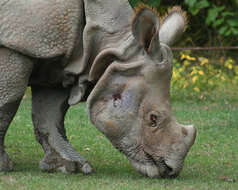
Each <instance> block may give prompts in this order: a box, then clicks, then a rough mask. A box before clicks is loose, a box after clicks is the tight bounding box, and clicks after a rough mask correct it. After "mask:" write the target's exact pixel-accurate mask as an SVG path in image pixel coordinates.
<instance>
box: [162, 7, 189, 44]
mask: <svg viewBox="0 0 238 190" xmlns="http://www.w3.org/2000/svg"><path fill="white" fill-rule="evenodd" d="M161 23H162V25H161V28H160V31H159V37H160V42H162V43H165V44H167V45H168V46H171V45H173V44H174V43H175V42H176V41H177V40H178V39H179V38H180V37H181V35H182V34H183V32H184V31H185V28H186V24H187V19H186V13H185V12H183V11H182V9H181V8H180V7H178V6H176V7H173V8H172V9H170V10H169V11H168V14H167V15H165V16H164V18H163V19H162V21H161Z"/></svg>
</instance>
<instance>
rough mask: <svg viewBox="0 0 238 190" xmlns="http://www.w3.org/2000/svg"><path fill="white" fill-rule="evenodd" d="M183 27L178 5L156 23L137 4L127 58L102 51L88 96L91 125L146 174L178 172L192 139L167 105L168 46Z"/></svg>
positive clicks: (193, 134)
mask: <svg viewBox="0 0 238 190" xmlns="http://www.w3.org/2000/svg"><path fill="white" fill-rule="evenodd" d="M184 27H185V19H184V16H183V15H182V13H181V11H180V10H178V9H173V10H171V11H170V13H169V14H168V16H167V17H166V18H165V19H164V21H163V23H162V25H161V27H160V21H159V18H158V17H157V15H156V14H155V13H154V11H153V10H151V9H148V8H145V7H144V8H141V9H140V10H139V11H138V12H137V14H136V16H135V18H134V20H133V22H132V32H131V33H132V37H133V40H132V41H133V42H134V43H132V42H130V43H131V44H132V45H131V46H130V48H129V49H127V51H129V52H130V53H129V54H130V56H129V57H128V54H126V56H127V57H128V58H126V60H125V59H123V58H118V59H117V54H116V53H115V54H113V52H110V53H109V54H107V53H105V56H104V58H102V60H104V61H105V60H107V61H108V62H110V64H109V63H108V64H107V65H109V66H108V67H107V69H106V71H105V72H104V73H103V74H102V76H101V77H100V79H99V81H98V82H97V84H96V86H95V88H94V89H93V91H92V93H91V94H90V96H89V98H88V112H89V115H90V119H91V121H92V123H93V124H94V125H95V126H96V127H97V128H98V129H99V130H100V131H101V132H102V133H103V134H104V135H105V136H106V137H107V138H108V139H109V140H110V141H111V143H112V144H113V145H114V146H115V147H116V148H117V149H118V150H119V151H120V152H122V153H123V154H125V155H126V157H127V158H128V159H129V161H130V162H131V164H132V165H133V166H134V167H135V168H136V170H138V171H139V172H141V173H142V174H144V175H147V176H149V177H157V176H161V177H175V176H177V175H178V174H179V172H180V170H181V169H182V167H183V163H184V158H185V156H186V154H187V152H188V150H189V149H190V147H191V146H192V144H193V143H194V140H195V137H196V129H195V128H194V127H193V126H192V125H190V126H185V125H181V124H179V123H177V122H176V119H175V117H174V116H173V112H172V109H171V105H170V80H171V76H172V53H171V50H170V48H169V47H168V45H171V44H173V43H174V41H175V40H176V39H177V38H178V36H180V35H181V34H182V32H183V30H184ZM122 43H123V42H122ZM125 43H128V42H125ZM96 70H98V69H96ZM92 72H93V71H92ZM91 74H92V73H91ZM92 75H93V74H92Z"/></svg>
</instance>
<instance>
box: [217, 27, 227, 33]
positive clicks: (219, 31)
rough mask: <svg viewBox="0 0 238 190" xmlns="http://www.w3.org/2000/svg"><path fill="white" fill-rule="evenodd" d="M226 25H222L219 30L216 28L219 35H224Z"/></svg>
mask: <svg viewBox="0 0 238 190" xmlns="http://www.w3.org/2000/svg"><path fill="white" fill-rule="evenodd" d="M227 29H228V27H227V26H222V27H221V28H220V29H219V30H218V33H219V34H220V35H224V34H225V32H226V31H227Z"/></svg>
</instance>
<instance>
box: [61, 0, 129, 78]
mask: <svg viewBox="0 0 238 190" xmlns="http://www.w3.org/2000/svg"><path fill="white" fill-rule="evenodd" d="M84 9H85V21H86V25H85V27H84V30H83V36H82V38H81V39H82V41H81V42H79V43H78V45H77V47H75V49H74V53H73V55H72V59H71V61H70V63H69V64H68V65H67V66H66V68H65V72H66V73H71V74H73V75H85V74H86V75H87V74H88V73H89V71H90V68H91V66H92V64H93V62H94V61H95V58H96V57H97V56H98V55H99V54H100V53H101V52H102V51H105V50H106V49H107V50H108V49H118V50H120V48H123V47H122V46H123V43H125V40H127V39H128V36H130V34H131V26H130V20H131V19H132V17H133V15H134V11H133V10H132V8H131V7H130V5H129V3H128V1H127V0H95V1H84Z"/></svg>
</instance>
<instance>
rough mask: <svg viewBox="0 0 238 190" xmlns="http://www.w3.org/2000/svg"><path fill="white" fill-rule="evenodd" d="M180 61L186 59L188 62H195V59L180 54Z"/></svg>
mask: <svg viewBox="0 0 238 190" xmlns="http://www.w3.org/2000/svg"><path fill="white" fill-rule="evenodd" d="M180 59H181V60H183V59H187V60H189V61H195V60H196V57H191V56H189V55H185V54H182V55H181V57H180Z"/></svg>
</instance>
